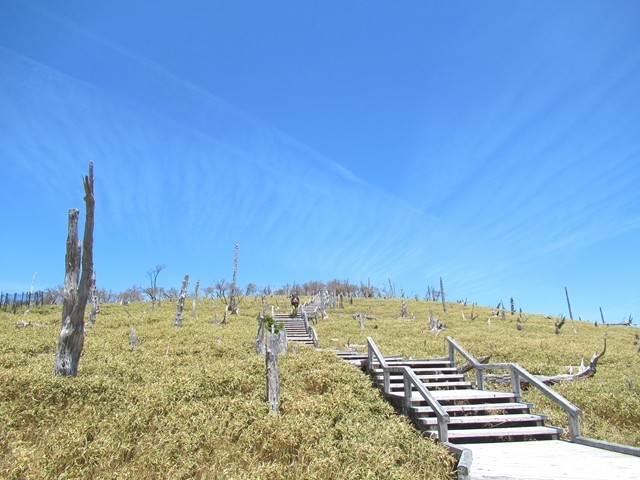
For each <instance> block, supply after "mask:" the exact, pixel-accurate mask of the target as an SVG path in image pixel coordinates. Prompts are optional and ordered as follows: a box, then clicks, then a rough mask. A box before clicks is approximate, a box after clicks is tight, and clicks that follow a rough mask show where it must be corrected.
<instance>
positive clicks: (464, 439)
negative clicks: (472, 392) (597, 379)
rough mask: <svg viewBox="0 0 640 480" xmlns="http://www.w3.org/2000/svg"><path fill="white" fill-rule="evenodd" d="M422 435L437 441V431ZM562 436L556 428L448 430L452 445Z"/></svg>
mask: <svg viewBox="0 0 640 480" xmlns="http://www.w3.org/2000/svg"><path fill="white" fill-rule="evenodd" d="M423 433H424V435H426V436H429V437H431V438H433V439H436V440H437V439H438V432H437V430H434V431H431V430H428V431H425V432H423ZM561 434H562V429H561V428H558V427H516V428H478V429H475V428H474V429H463V430H449V441H450V442H452V443H476V442H507V441H524V440H533V439H537V440H555V439H557V438H558V437H559V436H560V435H561Z"/></svg>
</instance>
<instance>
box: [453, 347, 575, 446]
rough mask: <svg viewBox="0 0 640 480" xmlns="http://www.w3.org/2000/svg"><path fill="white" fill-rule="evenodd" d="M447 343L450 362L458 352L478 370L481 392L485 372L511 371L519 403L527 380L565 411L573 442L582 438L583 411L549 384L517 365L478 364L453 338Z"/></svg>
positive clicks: (477, 377) (513, 389) (478, 383)
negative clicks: (581, 422) (581, 421)
mask: <svg viewBox="0 0 640 480" xmlns="http://www.w3.org/2000/svg"><path fill="white" fill-rule="evenodd" d="M447 343H448V344H449V360H451V362H452V364H455V362H454V360H455V358H454V357H455V353H456V352H458V353H459V354H460V355H461V356H462V357H463V358H464V359H465V360H466V361H467V362H469V364H470V365H471V366H472V367H473V368H474V369H475V370H476V385H477V387H478V389H479V390H482V387H483V386H484V377H483V371H484V370H501V369H505V370H509V372H510V373H511V390H512V392H513V393H514V395H515V396H516V399H517V400H518V401H520V399H521V397H522V390H521V388H520V379H521V378H522V379H524V380H526V381H527V382H528V383H529V385H532V386H534V387H535V388H537V389H538V390H539V391H540V392H542V393H543V394H544V395H545V396H546V397H547V398H549V399H550V400H552V401H553V402H555V403H556V404H557V405H559V406H560V407H561V408H562V409H564V411H565V412H566V413H567V417H568V419H569V434H570V436H571V440H575V439H576V438H577V437H579V436H580V416H581V415H582V411H581V410H580V409H579V408H578V407H576V406H575V405H574V404H573V403H571V402H570V401H569V400H567V399H566V398H564V397H563V396H562V395H560V394H559V393H558V392H556V391H555V390H553V389H552V388H551V387H549V386H548V385H547V384H545V383H543V382H542V381H541V380H540V379H539V378H537V377H536V376H535V375H532V374H531V373H529V372H528V371H527V370H525V369H524V368H522V367H521V366H520V365H518V364H516V363H487V364H482V363H480V362H478V360H477V359H476V358H475V357H474V356H473V355H471V354H470V353H469V352H467V351H466V350H465V349H464V348H462V346H460V345H459V344H458V343H457V342H456V341H455V340H454V339H453V338H451V337H447Z"/></svg>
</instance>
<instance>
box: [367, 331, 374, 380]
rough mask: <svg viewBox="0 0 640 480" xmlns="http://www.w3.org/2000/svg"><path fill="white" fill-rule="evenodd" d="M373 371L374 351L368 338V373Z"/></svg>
mask: <svg viewBox="0 0 640 480" xmlns="http://www.w3.org/2000/svg"><path fill="white" fill-rule="evenodd" d="M372 371H373V349H372V348H371V342H369V339H368V338H367V372H369V373H371V372H372Z"/></svg>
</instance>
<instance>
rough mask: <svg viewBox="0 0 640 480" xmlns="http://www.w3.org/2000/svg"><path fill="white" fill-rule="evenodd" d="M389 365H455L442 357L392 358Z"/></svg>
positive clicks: (437, 366) (414, 366)
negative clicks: (418, 358)
mask: <svg viewBox="0 0 640 480" xmlns="http://www.w3.org/2000/svg"><path fill="white" fill-rule="evenodd" d="M387 363H388V364H389V365H393V366H396V365H402V366H406V367H411V368H440V367H442V368H447V367H448V368H451V367H453V365H452V364H451V361H450V360H449V359H441V358H433V359H431V358H428V359H422V360H407V359H403V360H391V361H389V362H387Z"/></svg>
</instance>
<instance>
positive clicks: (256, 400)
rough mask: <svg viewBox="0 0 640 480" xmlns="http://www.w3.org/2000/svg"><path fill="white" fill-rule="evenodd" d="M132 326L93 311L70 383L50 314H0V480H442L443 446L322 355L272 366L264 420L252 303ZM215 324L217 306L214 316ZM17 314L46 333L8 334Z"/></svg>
mask: <svg viewBox="0 0 640 480" xmlns="http://www.w3.org/2000/svg"><path fill="white" fill-rule="evenodd" d="M147 308H148V305H144V304H139V305H131V306H130V307H129V311H130V312H131V314H132V316H133V317H134V318H135V319H136V320H134V321H133V322H132V323H134V325H135V329H136V331H137V334H138V336H139V338H140V345H139V346H138V347H137V348H132V347H130V346H129V329H130V319H129V317H128V316H127V314H126V313H125V312H124V310H123V308H122V307H120V306H118V305H107V306H103V307H102V312H101V313H100V315H99V317H98V320H97V323H96V325H95V326H94V327H93V328H91V329H88V331H87V335H86V340H85V348H84V351H83V355H82V359H81V362H80V368H79V375H78V377H77V378H55V377H54V376H53V357H54V354H55V349H56V342H57V334H58V330H59V323H60V308H53V307H45V308H43V309H34V310H32V311H30V312H29V313H28V314H27V315H26V318H25V317H23V316H21V315H20V316H15V315H11V314H6V313H0V383H1V384H2V388H0V478H44V477H46V478H93V479H96V478H135V479H140V478H172V479H174V478H176V479H177V478H220V479H222V478H224V479H234V478H235V479H261V478H264V479H266V478H269V479H273V478H291V479H293V478H295V479H298V478H318V479H325V478H353V479H360V478H390V479H391V478H394V479H403V478H406V479H408V478H416V476H418V477H419V478H433V479H437V478H446V477H447V475H448V474H449V472H451V471H452V468H453V467H452V464H451V459H450V457H449V456H448V455H447V454H446V452H445V450H444V449H443V448H441V447H440V446H438V445H435V444H434V443H433V442H431V441H430V440H427V439H424V438H422V437H421V436H420V435H419V434H418V433H417V432H416V431H415V430H414V429H413V428H412V426H411V425H410V424H409V423H407V422H406V421H405V420H404V419H403V418H402V417H400V416H398V415H396V414H395V413H394V411H393V410H392V408H391V407H390V406H389V405H387V404H386V403H385V402H384V401H383V400H382V399H381V398H380V397H379V395H378V394H377V392H376V391H375V390H374V389H372V388H371V387H370V382H369V381H368V379H367V378H366V377H365V376H363V375H362V374H361V373H360V372H359V371H358V370H357V369H355V368H353V367H351V366H350V365H347V364H346V363H344V362H342V361H341V360H339V359H338V358H337V357H336V356H335V355H333V354H331V353H329V352H321V351H314V350H313V349H307V348H300V349H299V350H298V353H297V354H296V355H294V354H288V355H285V356H282V357H281V360H280V372H281V380H282V394H281V414H280V415H278V416H276V415H273V414H270V413H269V412H268V408H267V405H266V403H265V402H264V401H263V399H264V395H265V386H264V385H265V378H264V373H263V372H264V357H261V356H258V355H257V354H256V353H255V351H254V350H253V341H254V338H255V334H256V330H257V328H256V327H257V322H256V315H257V312H258V304H257V303H255V304H254V303H253V302H252V301H251V300H249V301H247V302H246V303H245V305H244V307H243V308H242V314H241V315H239V316H234V317H232V318H231V323H230V324H228V325H211V319H212V318H213V315H214V308H213V307H212V306H211V302H210V301H206V302H204V303H203V304H202V305H200V306H199V307H198V311H197V317H196V318H193V317H191V316H190V314H189V313H188V312H187V313H186V314H185V319H184V326H183V327H182V328H174V327H173V326H172V321H173V316H174V314H175V305H171V304H169V303H164V304H163V306H162V308H161V309H160V310H158V309H156V311H155V312H146V314H144V315H143V314H142V312H143V311H144V310H145V309H147ZM215 312H216V313H217V316H218V318H221V317H222V306H221V305H220V303H218V306H217V308H216V309H215ZM23 318H24V319H26V320H27V321H31V322H34V323H39V324H43V323H46V326H43V327H26V328H18V327H16V325H15V322H16V321H17V320H20V319H23Z"/></svg>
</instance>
